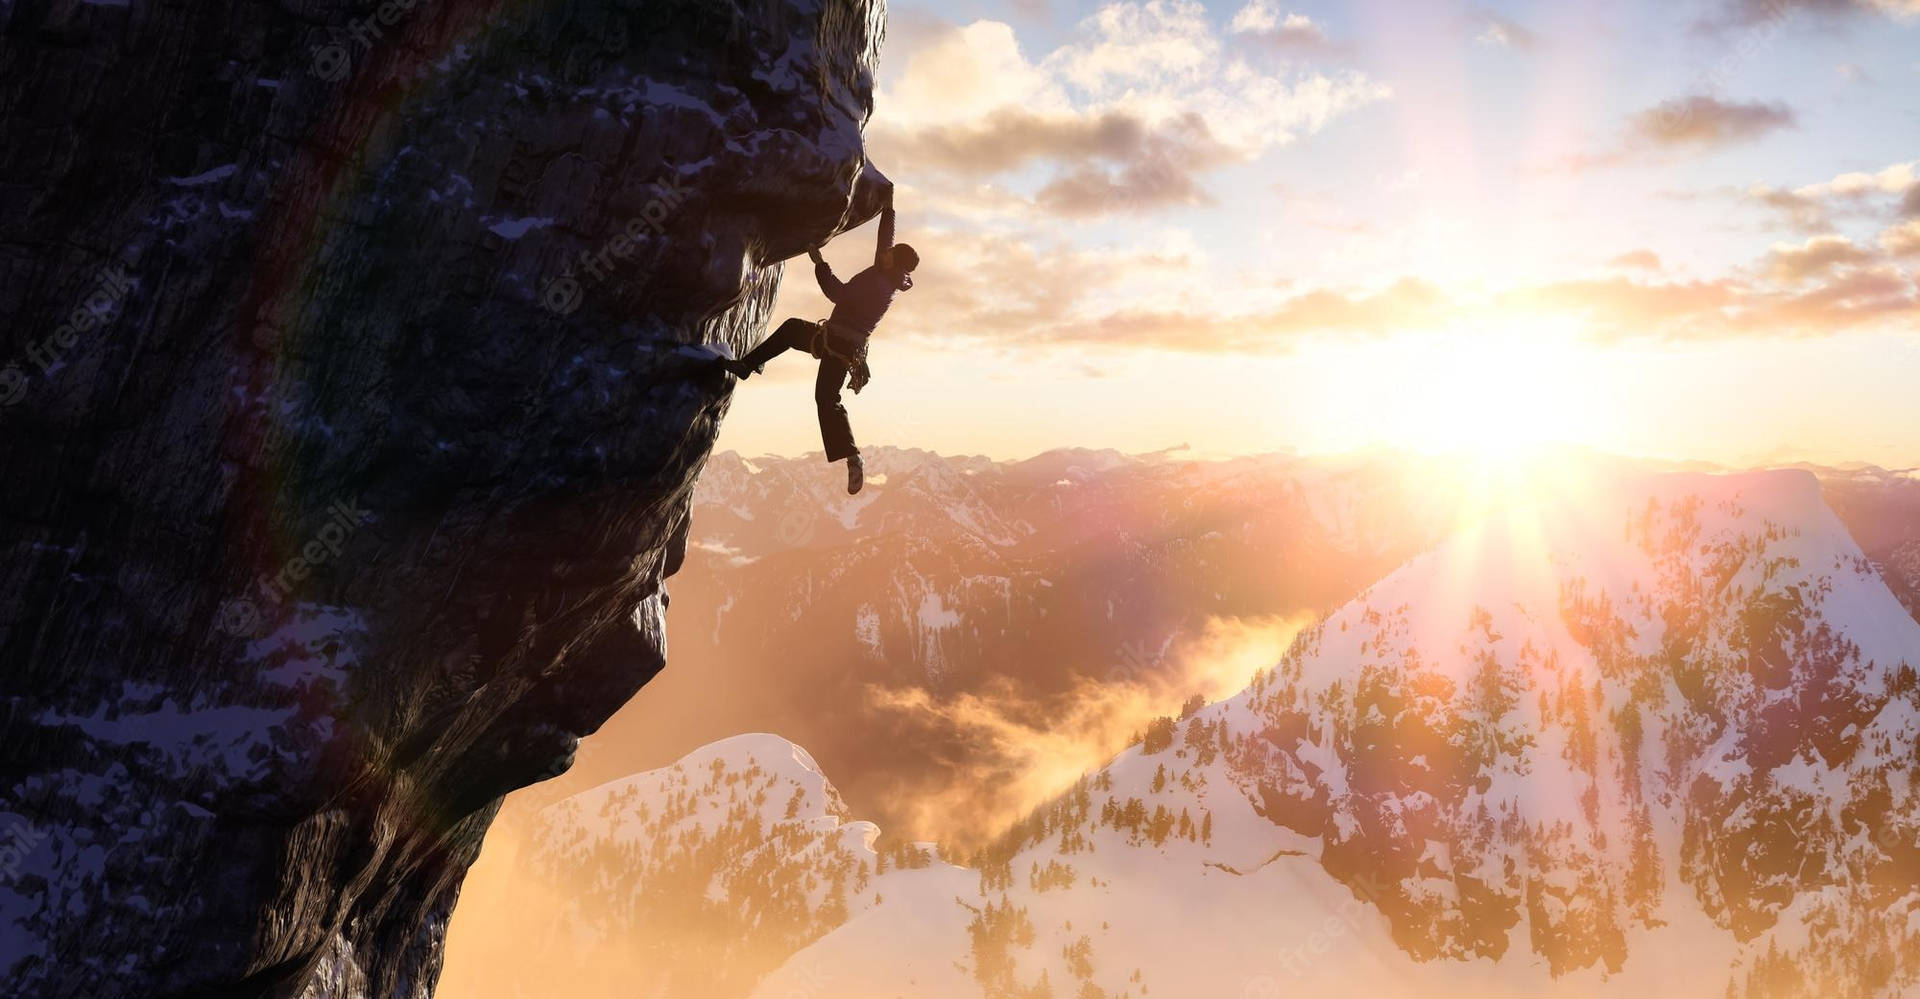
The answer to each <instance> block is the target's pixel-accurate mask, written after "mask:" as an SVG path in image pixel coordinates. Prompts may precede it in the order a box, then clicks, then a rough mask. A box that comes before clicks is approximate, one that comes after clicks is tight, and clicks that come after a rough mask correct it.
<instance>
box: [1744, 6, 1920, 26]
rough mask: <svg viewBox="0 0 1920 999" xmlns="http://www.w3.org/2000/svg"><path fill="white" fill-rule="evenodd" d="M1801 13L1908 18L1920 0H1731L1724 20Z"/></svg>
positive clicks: (1766, 19) (1918, 10) (1753, 21)
mask: <svg viewBox="0 0 1920 999" xmlns="http://www.w3.org/2000/svg"><path fill="white" fill-rule="evenodd" d="M1798 13H1805V14H1809V15H1812V16H1813V17H1815V18H1818V19H1820V20H1823V21H1829V22H1832V21H1839V20H1845V19H1848V18H1853V17H1861V16H1891V17H1896V18H1902V19H1905V18H1910V17H1914V16H1920V0H1732V2H1731V3H1729V4H1728V5H1727V11H1726V14H1725V15H1724V17H1723V18H1722V21H1723V22H1724V24H1727V25H1744V26H1751V25H1758V24H1769V23H1775V22H1778V21H1779V20H1781V19H1784V18H1786V17H1789V16H1791V15H1793V14H1798Z"/></svg>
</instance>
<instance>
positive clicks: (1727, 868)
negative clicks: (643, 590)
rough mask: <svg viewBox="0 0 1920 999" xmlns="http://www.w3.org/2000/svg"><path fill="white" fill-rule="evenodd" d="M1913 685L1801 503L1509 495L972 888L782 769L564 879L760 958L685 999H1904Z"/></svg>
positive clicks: (1153, 747)
mask: <svg viewBox="0 0 1920 999" xmlns="http://www.w3.org/2000/svg"><path fill="white" fill-rule="evenodd" d="M1916 664H1920V624H1916V622H1915V620H1914V618H1913V617H1912V616H1911V615H1910V614H1908V613H1907V612H1906V610H1905V609H1904V608H1903V607H1902V606H1901V605H1900V603H1899V602H1898V601H1897V600H1896V599H1895V598H1894V597H1893V595H1892V594H1891V593H1890V592H1889V590H1888V588H1887V586H1886V585H1885V583H1884V581H1883V579H1882V576H1881V573H1880V572H1879V571H1878V570H1877V569H1876V567H1875V565H1874V564H1873V563H1872V562H1870V561H1869V560H1868V559H1867V558H1866V557H1865V556H1864V555H1863V554H1862V553H1861V550H1860V548H1859V547H1858V546H1857V545H1856V544H1855V543H1854V541H1853V540H1852V538H1851V537H1850V536H1849V535H1848V532H1847V530H1846V529H1845V527H1844V526H1843V525H1842V524H1841V522H1840V521H1839V520H1838V519H1837V518H1836V517H1835V515H1834V514H1833V512H1832V511H1831V510H1829V509H1828V508H1827V506H1826V505H1825V504H1824V503H1823V501H1822V499H1821V493H1820V487H1819V483H1818V482H1817V481H1816V480H1815V479H1814V478H1813V477H1812V476H1811V475H1809V474H1807V473H1804V472H1793V471H1789V472H1775V473H1753V474H1742V475H1732V476H1720V477H1716V476H1706V475H1676V476H1666V477H1660V478H1655V479H1638V480H1631V481H1625V482H1617V483H1613V484H1607V485H1594V486H1590V487H1587V488H1584V489H1581V490H1580V491H1578V492H1577V493H1574V494H1569V495H1567V496H1559V497H1551V498H1540V499H1537V500H1535V499H1531V498H1526V497H1518V496H1516V497H1507V498H1505V500H1504V501H1502V503H1501V506H1500V508H1498V509H1493V510H1489V511H1487V516H1486V517H1485V518H1484V519H1482V520H1480V521H1478V522H1477V523H1476V524H1474V525H1470V526H1467V527H1465V528H1463V529H1462V530H1461V531H1460V532H1459V533H1458V534H1456V535H1455V536H1453V537H1452V538H1451V539H1450V540H1449V541H1447V542H1446V543H1445V544H1443V545H1441V546H1440V547H1439V548H1438V549H1436V550H1434V551H1432V552H1430V553H1428V554H1426V555H1423V556H1420V557H1418V558H1416V559H1414V560H1413V561H1411V562H1409V563H1408V564H1407V565H1405V566H1403V567H1402V568H1401V569H1399V570H1398V571H1396V572H1394V573H1393V574H1391V575H1389V576H1388V577H1387V578H1385V579H1384V580H1382V581H1380V582H1379V583H1377V584H1376V585H1374V586H1372V587H1371V588H1369V589H1367V590H1366V591H1365V592H1364V593H1362V594H1361V595H1360V596H1359V597H1358V598H1357V599H1355V600H1353V601H1352V602H1350V603H1348V604H1347V605H1345V606H1344V607H1342V608H1341V609H1339V610H1338V611H1337V612H1335V613H1333V614H1332V615H1330V616H1329V617H1327V618H1326V619H1325V620H1324V621H1322V622H1321V623H1320V624H1319V625H1318V626H1316V627H1315V628H1313V629H1312V630H1311V631H1309V632H1308V633H1306V634H1304V635H1303V636H1302V637H1301V638H1300V639H1299V640H1298V641H1297V642H1296V643H1295V644H1294V646H1293V647H1292V648H1291V650H1290V651H1289V652H1288V653H1287V655H1286V656H1285V658H1284V659H1283V660H1282V661H1281V662H1279V663H1278V664H1277V665H1276V666H1274V667H1273V668H1272V669H1271V670H1269V671H1265V672H1263V673H1262V674H1261V675H1259V676H1258V677H1257V678H1256V679H1255V680H1254V682H1253V683H1252V684H1251V685H1250V686H1248V687H1247V689H1245V690H1244V691H1242V692H1241V693H1240V694H1238V695H1237V696H1235V697H1232V698H1230V699H1228V700H1225V701H1222V702H1219V703H1216V704H1212V705H1205V706H1201V705H1193V706H1192V707H1191V710H1189V711H1187V712H1186V713H1184V714H1183V716H1181V717H1177V718H1171V717H1170V718H1166V719H1163V720H1161V721H1158V722H1155V723H1154V724H1152V725H1150V726H1149V727H1148V728H1147V730H1146V731H1145V732H1143V733H1142V737H1141V739H1140V741H1139V742H1137V743H1136V744H1135V745H1134V746H1132V747H1131V748H1129V749H1127V750H1126V751H1125V752H1123V753H1121V754H1120V755H1119V756H1118V757H1117V758H1116V759H1114V760H1113V761H1112V762H1111V763H1110V764H1108V765H1107V766H1105V767H1104V768H1102V769H1100V770H1098V771H1096V772H1093V773H1090V774H1088V775H1086V776H1085V777H1083V778H1082V779H1081V780H1080V781H1078V782H1077V783H1076V784H1074V785H1073V786H1072V787H1071V788H1069V789H1067V790H1066V791H1065V792H1064V793H1063V794H1062V795H1061V796H1060V797H1059V798H1058V799H1056V800H1055V801H1053V802H1052V803H1051V804H1049V805H1047V806H1046V807H1043V808H1041V809H1039V810H1037V811H1035V812H1034V813H1033V814H1032V815H1031V816H1030V817H1029V818H1028V819H1026V820H1025V821H1024V822H1022V823H1020V824H1019V825H1018V826H1017V827H1016V828H1014V829H1012V830H1010V831H1009V832H1008V833H1007V834H1006V835H1005V836H1003V837H1001V838H1000V839H999V840H998V841H996V842H995V843H993V844H992V845H991V846H989V847H988V848H987V849H985V850H982V851H980V853H979V855H978V856H976V857H974V858H972V860H971V861H970V862H969V863H968V865H966V866H957V865H954V864H950V863H947V862H945V861H941V860H938V859H935V858H933V857H931V856H928V855H927V854H926V853H925V852H924V850H923V849H922V848H920V847H905V848H901V849H900V850H897V851H893V852H894V853H895V854H897V855H896V856H892V857H888V856H884V855H883V854H885V853H886V852H887V851H879V852H876V850H875V848H874V844H875V843H876V842H877V841H878V840H876V836H875V830H874V828H873V827H872V826H870V825H868V824H865V823H858V822H852V821H850V819H849V817H848V816H846V815H845V814H844V810H843V809H842V808H841V806H839V805H838V803H837V797H836V796H835V795H834V793H833V792H832V790H831V786H830V785H829V784H828V783H827V782H826V780H825V778H824V777H823V776H822V775H821V774H820V773H819V769H818V768H817V767H816V766H815V765H814V764H813V763H812V760H811V758H809V757H808V756H807V755H806V754H805V753H803V752H800V751H799V750H797V749H796V748H794V747H792V746H791V744H788V743H785V742H784V741H783V740H778V739H774V738H772V737H768V736H755V737H746V738H743V739H741V740H730V741H728V742H723V743H719V744H716V745H714V746H711V747H708V748H707V749H705V750H702V751H701V752H700V753H697V754H694V755H693V756H690V757H689V758H688V759H686V760H683V761H681V763H679V764H676V765H675V766H674V767H670V768H667V769H666V770H663V771H655V772H653V773H650V774H644V775H641V776H638V777H635V778H630V779H628V780H626V781H622V782H616V783H614V784H610V785H607V786H606V787H602V788H599V789H597V790H595V791H593V792H590V793H589V794H587V795H582V796H580V797H578V798H576V799H573V800H571V801H569V802H566V803H563V804H561V805H559V806H556V807H554V808H552V809H549V810H548V811H547V812H545V813H543V816H542V823H543V829H544V830H545V833H544V838H543V840H542V844H543V845H542V846H541V848H540V852H539V856H540V857H541V858H543V859H542V861H541V863H544V864H546V865H548V868H547V869H548V870H550V871H553V872H555V873H556V874H558V873H559V872H561V871H563V870H564V869H565V868H567V867H569V866H571V867H576V868H577V867H581V866H583V865H585V866H587V867H588V869H590V870H593V871H596V872H600V871H603V870H604V871H605V872H607V873H605V874H604V875H601V874H599V873H596V874H595V879H596V881H604V882H605V884H607V885H608V886H609V890H611V891H613V892H614V893H615V895H616V896H617V897H618V898H619V899H620V900H621V901H622V902H623V903H624V904H625V905H627V906H628V909H627V910H626V911H628V912H630V913H632V914H633V916H632V919H631V920H626V921H622V920H615V921H613V922H606V921H604V920H603V921H602V922H600V923H599V924H597V925H595V926H594V927H592V928H591V932H594V933H601V934H629V935H630V936H629V938H628V939H630V940H631V939H637V937H634V936H631V935H632V934H634V933H635V928H636V927H640V926H643V925H648V924H646V923H645V922H644V920H646V919H648V918H675V919H682V920H685V919H691V918H696V917H695V916H689V915H688V913H695V914H698V915H697V918H698V919H702V920H709V922H708V923H707V924H706V926H707V928H708V929H709V930H711V931H712V932H713V937H712V938H713V939H716V940H722V941H724V940H753V941H756V944H755V946H758V945H759V942H766V941H771V943H770V944H769V945H768V949H767V950H766V951H764V952H760V953H756V954H755V955H753V958H752V960H751V961H747V960H744V959H740V958H736V957H733V956H732V955H720V956H719V959H720V960H721V962H722V963H723V964H725V965H726V966H727V967H729V968H737V970H738V974H734V975H732V976H731V977H730V978H728V979H727V981H726V983H725V985H724V987H716V988H714V989H712V990H711V991H709V990H707V989H706V988H705V987H704V986H703V987H702V988H700V989H697V990H690V991H686V992H678V991H672V990H669V991H667V992H666V993H665V994H669V995H679V994H687V995H709V994H712V995H732V994H741V992H743V991H745V989H746V986H747V983H748V982H750V981H754V980H756V979H757V987H756V988H757V991H756V992H755V994H758V995H763V996H774V997H780V996H792V995H809V996H827V995H836V996H837V995H857V996H882V995H887V996H891V995H902V996H976V995H982V994H985V995H988V996H1038V995H1057V996H1083V997H1091V996H1122V995H1129V996H1147V995H1153V996H1195V997H1202V996H1267V995H1274V996H1278V995H1310V996H1311V995H1347V994H1384V995H1414V994H1419V995H1433V994H1441V995H1446V994H1455V993H1460V994H1464V993H1468V992H1472V993H1474V994H1478V995H1512V996H1519V995H1535V994H1553V995H1589V994H1592V995H1616V994H1646V995H1662V996H1664V995H1673V996H1695V995H1723V994H1731V995H1736V996H1780V995H1835V996H1837V995H1902V994H1914V993H1915V992H1916V991H1920V799H1917V798H1916V794H1920V787H1916V786H1915V783H1914V781H1913V775H1914V769H1915V767H1916V763H1917V762H1920V761H1917V760H1916V756H1920V749H1917V748H1916V747H1920V684H1917V683H1916V680H1915V672H1914V668H1915V665H1916ZM878 748H879V747H876V749H878ZM591 856H600V857H602V858H603V860H602V861H601V866H593V865H592V864H591V862H589V861H588V860H587V859H586V858H588V857H591ZM902 859H906V860H907V862H906V863H902V862H901V861H902ZM663 885H664V886H668V890H667V891H666V892H665V893H664V894H663V893H662V891H661V886H663ZM614 886H617V887H614ZM602 908H604V907H603V906H601V907H595V911H599V910H600V909H602ZM649 914H652V915H649ZM670 914H677V915H670ZM616 924H617V925H616ZM642 936H644V937H645V938H648V939H661V937H660V936H659V932H658V929H657V928H656V929H653V930H650V931H649V932H648V933H647V934H643V935H642ZM650 946H651V945H650ZM788 946H792V947H793V948H794V949H793V950H792V952H791V956H787V957H785V958H784V960H780V959H779V958H778V957H777V956H776V953H775V952H778V951H779V950H781V949H782V948H785V947H788ZM655 956H656V957H657V959H658V960H659V962H660V963H661V964H662V965H665V966H679V967H691V966H692V965H690V964H688V963H687V962H688V961H689V960H690V959H691V958H690V957H689V955H688V954H687V953H684V952H682V953H676V952H672V951H670V950H668V951H657V952H655ZM709 956H711V955H709ZM676 962H677V964H676ZM701 963H702V964H705V963H706V962H705V961H702V962H701ZM776 963H777V964H778V967H777V968H774V970H772V971H771V973H769V974H767V975H765V976H764V977H761V976H760V974H759V972H760V969H761V968H762V967H769V968H771V967H773V965H774V964H776Z"/></svg>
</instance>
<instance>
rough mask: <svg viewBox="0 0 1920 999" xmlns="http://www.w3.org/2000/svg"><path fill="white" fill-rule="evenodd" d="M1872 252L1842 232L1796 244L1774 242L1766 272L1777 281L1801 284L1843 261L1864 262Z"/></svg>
mask: <svg viewBox="0 0 1920 999" xmlns="http://www.w3.org/2000/svg"><path fill="white" fill-rule="evenodd" d="M1872 259H1873V253H1872V252H1871V251H1868V250H1865V249H1863V248H1861V247H1859V246H1856V245H1854V242H1853V240H1850V239H1848V238H1847V237H1845V236H1831V235H1829V236H1815V237H1813V238H1811V239H1809V240H1807V241H1806V242H1805V243H1802V244H1800V245H1798V246H1795V245H1793V244H1791V243H1776V244H1774V247H1773V251H1772V252H1771V253H1770V254H1768V272H1767V273H1768V276H1769V277H1771V278H1772V279H1773V280H1774V281H1775V282H1776V283H1779V284H1801V283H1803V282H1805V281H1807V280H1808V279H1810V278H1815V277H1821V276H1824V275H1826V274H1828V273H1830V272H1832V271H1833V269H1834V268H1836V267H1840V266H1843V265H1854V264H1864V263H1867V262H1868V261H1870V260H1872Z"/></svg>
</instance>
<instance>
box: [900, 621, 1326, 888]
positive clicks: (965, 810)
mask: <svg viewBox="0 0 1920 999" xmlns="http://www.w3.org/2000/svg"><path fill="white" fill-rule="evenodd" d="M1309 623H1310V620H1309V619H1307V618H1300V619H1288V618H1284V617H1274V618H1258V619H1250V620H1243V619H1237V618H1236V619H1213V620H1209V621H1208V622H1207V624H1206V626H1205V628H1204V630H1203V632H1202V634H1200V635H1199V636H1197V637H1194V638H1191V639H1187V640H1184V641H1181V642H1177V643H1175V647H1174V648H1173V649H1171V650H1169V651H1168V653H1167V655H1166V656H1165V657H1164V658H1163V660H1162V661H1161V662H1160V663H1159V664H1157V666H1156V668H1152V669H1145V668H1142V669H1132V670H1127V671H1125V672H1124V673H1121V674H1119V675H1116V676H1115V677H1113V678H1110V679H1109V680H1107V681H1105V682H1099V681H1094V680H1085V681H1082V682H1081V683H1080V684H1079V685H1078V686H1077V687H1076V688H1075V689H1074V690H1072V691H1070V692H1069V693H1068V695H1067V696H1065V697H1063V698H1062V699H1061V700H1060V702H1059V703H1058V704H1041V703H1035V702H1033V701H1031V700H1029V699H1026V698H1022V697H1020V696H1019V695H1018V694H1017V692H1015V691H1013V690H1011V689H1009V688H1005V687H997V688H990V689H988V690H986V691H983V692H981V693H978V694H975V693H963V694H958V695H954V696H950V697H940V698H936V697H934V696H933V695H930V694H929V693H927V692H926V691H925V690H924V689H921V688H911V689H905V690H890V689H886V688H881V687H869V688H867V697H868V700H869V703H871V704H872V705H873V706H874V707H876V708H879V709H880V710H882V711H887V712H896V713H899V714H903V715H907V716H909V717H911V718H912V719H913V720H914V722H915V724H916V727H921V728H926V727H932V728H935V729H937V730H940V731H943V732H946V733H949V734H948V736H947V737H946V738H944V739H943V740H942V741H943V742H946V743H950V744H954V745H964V746H966V747H968V753H967V754H966V759H965V760H964V761H961V762H960V763H959V765H958V766H957V769H956V773H955V779H954V780H952V781H950V782H949V783H948V785H947V787H946V789H945V790H943V791H941V792H939V793H936V794H930V795H922V796H919V797H917V798H915V799H914V800H913V801H912V802H911V803H910V807H909V812H910V814H911V816H912V817H911V819H910V820H909V821H908V822H907V823H906V825H907V827H908V828H912V829H938V830H940V841H941V843H942V844H943V845H946V846H951V847H956V848H958V849H959V850H961V851H962V852H965V851H968V850H971V849H973V848H976V847H978V846H980V845H982V844H983V843H985V842H986V841H987V840H989V839H990V838H991V837H993V836H994V835H996V834H998V833H1000V832H1001V831H1002V830H1004V829H1005V828H1006V827H1007V826H1008V825H1010V824H1011V823H1013V822H1014V821H1017V820H1018V819H1020V818H1022V817H1024V816H1026V815H1027V814H1028V813H1030V812H1031V811H1032V810H1033V809H1034V808H1035V807H1037V806H1039V805H1041V804H1043V803H1044V802H1046V801H1048V800H1049V799H1051V798H1053V797H1054V796H1055V795H1057V794H1059V793H1060V792H1061V791H1063V790H1065V789H1067V788H1068V787H1070V786H1071V785H1072V784H1073V782H1074V781H1075V780H1076V779H1078V778H1079V777H1080V776H1081V775H1082V774H1084V773H1087V772H1089V771H1092V770H1095V769H1098V768H1099V767H1100V766H1101V765H1103V764H1105V763H1106V762H1107V761H1108V760H1110V759H1112V758H1113V756H1114V754H1115V753H1118V752H1119V751H1120V750H1122V749H1124V748H1126V745H1127V743H1128V741H1129V740H1130V739H1131V738H1132V737H1133V736H1135V735H1137V734H1139V733H1140V732H1141V731H1143V730H1144V729H1145V728H1146V726H1147V723H1148V722H1150V721H1152V720H1153V719H1155V718H1158V717H1162V716H1166V715H1177V714H1178V713H1179V711H1180V707H1181V704H1182V702H1183V701H1185V700H1186V699H1187V698H1188V697H1190V696H1192V695H1194V694H1199V695H1201V696H1202V697H1203V698H1205V699H1206V700H1209V701H1213V700H1218V699H1220V698H1222V697H1227V696H1231V695H1232V694H1234V693H1235V692H1237V691H1239V690H1240V689H1242V688H1244V687H1245V686H1246V685H1247V684H1248V683H1249V682H1250V681H1251V680H1252V679H1253V676H1254V674H1255V673H1257V672H1258V671H1260V670H1261V669H1263V668H1265V667H1267V666H1270V665H1272V663H1273V662H1274V661H1275V660H1276V659H1278V658H1279V657H1280V655H1281V654H1282V653H1284V652H1285V651H1286V648H1287V646H1288V644H1289V643H1291V641H1292V640H1293V636H1294V635H1296V634H1298V633H1299V631H1300V630H1301V628H1302V627H1304V626H1305V625H1307V624H1309Z"/></svg>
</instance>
